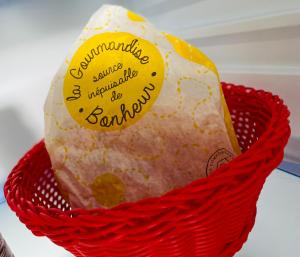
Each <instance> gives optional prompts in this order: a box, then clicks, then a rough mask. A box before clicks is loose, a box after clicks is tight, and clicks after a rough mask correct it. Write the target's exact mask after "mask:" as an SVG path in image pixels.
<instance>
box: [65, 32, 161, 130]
mask: <svg viewBox="0 0 300 257" xmlns="http://www.w3.org/2000/svg"><path fill="white" fill-rule="evenodd" d="M163 80H164V61H163V58H162V56H161V54H160V52H159V50H158V49H157V47H156V46H155V45H154V44H152V43H151V42H149V41H147V40H145V39H142V38H139V37H137V36H135V35H132V34H129V33H125V32H106V33H103V34H98V35H95V36H93V37H91V38H90V39H88V40H87V41H85V42H84V43H83V44H82V45H81V46H80V47H79V48H78V50H77V51H76V53H75V54H74V56H73V58H72V60H71V62H70V65H69V67H68V70H67V73H66V75H65V79H64V88H63V93H64V101H65V104H66V106H67V109H68V111H69V113H70V115H71V116H72V118H73V119H75V120H76V121H77V122H78V123H79V124H80V125H81V126H83V127H85V128H89V129H93V130H98V131H111V130H116V129H122V128H126V127H128V126H130V125H132V124H133V123H134V122H136V121H137V120H139V119H140V118H142V116H143V115H144V114H145V113H146V112H147V111H148V110H149V109H150V108H151V106H152V105H153V103H154V102H155V100H156V99H157V97H158V95H159V92H160V90H161V87H162V84H163Z"/></svg>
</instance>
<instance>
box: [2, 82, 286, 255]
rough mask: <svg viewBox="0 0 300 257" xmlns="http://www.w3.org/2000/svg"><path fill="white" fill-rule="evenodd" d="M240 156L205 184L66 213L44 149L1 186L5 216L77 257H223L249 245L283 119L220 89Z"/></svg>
mask: <svg viewBox="0 0 300 257" xmlns="http://www.w3.org/2000/svg"><path fill="white" fill-rule="evenodd" d="M222 86H223V91H224V95H225V98H226V101H227V104H228V107H229V110H230V113H231V117H232V120H233V124H234V128H235V131H236V134H237V137H238V141H239V144H240V147H241V149H242V152H243V153H242V154H241V155H239V156H238V157H237V158H235V159H234V160H232V161H231V162H229V163H227V164H224V165H222V166H221V167H220V168H218V169H217V170H215V171H214V172H213V174H212V175H210V176H209V177H207V178H203V179H199V180H196V181H194V182H193V183H191V184H189V185H187V186H185V187H183V188H180V189H176V190H173V191H171V192H169V193H167V194H165V195H163V196H161V197H156V198H147V199H143V200H141V201H139V202H136V203H124V204H121V205H119V206H117V207H115V208H113V209H108V210H106V209H100V208H99V209H92V210H83V209H76V210H71V209H70V206H69V204H68V202H67V201H66V199H64V197H63V196H62V194H61V193H60V191H59V189H58V187H57V182H56V181H55V179H54V176H53V171H52V170H51V162H50V160H49V156H48V153H47V151H46V149H45V146H44V142H43V141H41V142H40V143H38V144H37V145H35V146H34V147H33V148H32V149H31V150H30V151H29V152H28V153H26V154H25V156H24V157H23V158H22V159H21V160H20V161H19V163H18V164H17V166H16V167H15V168H14V169H13V171H12V172H11V174H10V175H9V177H8V179H7V182H6V184H5V188H4V191H5V196H6V199H7V202H8V204H9V206H10V208H11V209H12V210H13V211H14V212H16V214H17V216H18V217H19V219H20V220H21V222H23V223H24V224H25V225H26V226H27V227H28V228H29V229H30V230H31V231H32V232H33V234H35V235H37V236H47V237H48V238H50V239H51V240H52V241H53V242H54V243H56V244H57V245H60V246H62V247H64V248H65V249H67V250H68V251H70V252H71V253H73V254H74V255H75V256H77V257H83V256H85V257H120V256H124V257H125V256H128V257H154V256H155V257H175V256H176V257H229V256H233V255H234V254H235V253H236V252H237V251H239V250H240V248H241V247H242V245H243V243H244V242H245V241H246V240H247V237H248V234H249V232H250V231H251V229H252V227H253V225H254V222H255V216H256V202H257V199H258V197H259V194H260V191H261V189H262V187H263V184H264V182H265V180H266V178H267V176H268V175H269V174H270V173H271V172H272V170H273V169H274V168H276V166H277V165H278V164H279V163H280V161H281V160H282V158H283V150H284V146H285V145H286V143H287V140H288V138H289V135H290V127H289V121H288V117H289V111H288V109H287V107H286V106H285V105H284V103H283V101H282V100H281V99H280V98H279V97H278V96H274V95H272V94H271V93H268V92H264V91H262V90H259V91H258V90H254V89H252V88H246V87H243V86H235V85H232V84H227V83H222Z"/></svg>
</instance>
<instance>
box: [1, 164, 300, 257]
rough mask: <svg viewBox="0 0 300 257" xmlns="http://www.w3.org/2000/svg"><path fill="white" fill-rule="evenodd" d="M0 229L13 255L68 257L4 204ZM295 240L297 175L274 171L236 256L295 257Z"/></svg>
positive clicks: (298, 245) (298, 230)
mask: <svg viewBox="0 0 300 257" xmlns="http://www.w3.org/2000/svg"><path fill="white" fill-rule="evenodd" d="M0 232H1V233H2V234H3V237H4V238H5V239H6V241H7V243H8V245H9V246H10V247H11V249H12V251H13V252H14V254H15V256H16V257H71V255H70V254H69V253H68V252H66V251H65V250H64V249H62V248H60V247H58V246H56V245H55V244H54V243H52V242H51V241H50V240H48V239H47V238H45V237H36V236H33V235H32V234H31V232H30V231H29V230H28V229H27V228H26V227H25V226H24V225H23V224H22V223H21V222H20V221H19V220H18V219H17V218H16V216H15V214H14V213H13V212H12V211H11V210H10V209H9V207H8V206H7V204H6V203H5V204H1V205H0ZM299 239H300V178H298V177H295V176H292V175H289V174H287V173H284V172H282V171H279V170H275V171H274V172H273V173H272V174H271V176H270V177H269V178H268V179H267V181H266V184H265V186H264V188H263V190H262V193H261V195H260V198H259V201H258V212H257V218H256V224H255V226H254V229H253V230H252V232H251V234H250V236H249V239H248V241H247V242H246V244H245V245H244V247H243V248H242V250H241V251H240V252H239V253H237V254H236V257H297V256H300V241H299ZM191 257H193V256H191Z"/></svg>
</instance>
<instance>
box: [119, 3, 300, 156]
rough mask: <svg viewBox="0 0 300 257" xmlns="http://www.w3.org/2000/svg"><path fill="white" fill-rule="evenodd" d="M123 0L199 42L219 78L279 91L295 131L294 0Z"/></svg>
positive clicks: (299, 119) (299, 130)
mask: <svg viewBox="0 0 300 257" xmlns="http://www.w3.org/2000/svg"><path fill="white" fill-rule="evenodd" d="M125 2H126V3H127V4H128V5H129V6H130V7H131V8H132V9H133V10H135V11H137V12H139V13H142V14H144V15H145V16H146V17H148V19H149V20H151V21H152V22H154V23H155V24H156V25H157V27H159V28H161V29H162V30H166V31H169V32H172V33H174V34H176V35H178V36H181V37H183V38H184V39H186V40H189V41H190V42H191V43H193V44H195V45H197V46H199V47H200V48H201V49H202V50H203V51H204V52H205V53H207V54H208V56H209V57H211V58H212V59H213V60H214V61H215V62H216V64H217V66H218V68H219V71H220V73H221V78H222V79H223V80H225V81H229V82H235V83H238V84H245V85H249V86H253V87H256V88H262V89H265V90H270V91H272V92H274V93H276V94H279V95H280V96H281V97H282V98H283V99H284V100H285V101H286V102H287V103H288V106H289V108H290V110H291V112H292V127H293V136H295V137H296V136H297V137H300V110H299V108H300V1H299V0H251V1H249V0H198V1H196V0H186V1H182V0H169V1H168V0H152V1H134V0H128V1H125ZM299 155H300V154H299Z"/></svg>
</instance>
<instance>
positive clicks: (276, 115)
mask: <svg viewBox="0 0 300 257" xmlns="http://www.w3.org/2000/svg"><path fill="white" fill-rule="evenodd" d="M222 86H223V87H225V88H226V89H227V90H230V89H231V88H232V87H234V88H241V89H243V90H244V94H246V93H248V94H250V95H252V96H255V97H258V98H260V100H262V99H263V98H265V99H268V100H269V101H268V102H269V103H270V102H271V104H270V105H269V108H270V109H271V110H272V117H271V118H270V121H269V123H268V127H267V128H266V130H265V131H264V132H263V133H262V135H261V136H260V138H259V140H258V141H256V142H255V143H253V145H252V146H251V147H250V148H249V149H248V150H247V151H246V152H244V153H242V154H240V155H239V156H237V157H236V158H234V159H233V160H232V161H230V162H228V163H226V164H224V165H222V166H221V167H220V168H218V169H216V170H215V171H214V172H213V173H212V174H211V175H210V176H208V177H206V178H200V179H198V180H195V181H193V182H191V183H189V184H187V185H185V186H184V187H181V188H177V189H174V190H171V191H169V192H167V193H165V194H163V195H162V196H159V197H151V198H145V199H141V200H139V201H136V202H125V203H122V204H120V205H118V206H116V207H114V208H111V209H104V208H94V209H72V210H65V211H62V210H60V209H58V208H46V207H44V206H41V205H38V206H36V205H34V203H32V202H31V201H30V200H28V199H24V198H23V197H20V199H19V202H18V203H17V204H16V203H14V204H10V203H11V202H10V201H11V199H10V198H9V194H10V193H11V192H12V190H16V187H14V188H13V189H12V188H9V184H10V180H11V179H12V176H13V173H14V171H15V170H16V169H17V168H18V165H19V164H20V162H21V160H24V159H25V158H27V159H28V160H29V159H30V151H29V152H28V153H27V154H25V155H24V157H22V158H21V159H20V161H19V163H18V164H17V165H16V166H15V167H14V169H13V170H12V172H11V174H10V175H9V177H8V179H7V181H6V183H5V187H4V193H5V197H6V199H7V201H8V203H9V205H11V206H14V207H15V208H18V209H21V210H24V208H25V209H29V210H34V212H36V211H37V212H38V213H39V214H44V215H45V218H46V217H47V218H50V217H60V218H62V217H64V218H65V219H69V220H70V221H71V220H73V221H74V220H78V219H81V218H84V216H89V217H90V216H91V215H92V216H95V215H101V217H102V218H103V217H105V216H109V217H112V216H113V217H116V219H117V220H120V218H122V217H120V214H121V213H124V211H126V213H127V214H129V213H130V212H131V211H133V212H136V211H138V209H139V207H140V206H145V205H147V206H155V204H156V203H160V204H162V203H163V202H164V201H165V200H168V202H170V198H176V196H178V195H180V194H182V193H183V192H185V191H188V190H192V189H193V187H195V186H199V185H201V187H202V188H203V187H207V188H210V186H211V184H212V183H211V181H213V184H214V185H213V187H215V185H216V182H217V181H218V183H224V179H225V178H226V177H228V176H229V177H231V176H234V175H235V174H234V171H236V170H238V168H239V167H240V163H242V162H245V161H247V160H251V156H253V155H256V154H257V152H258V151H264V150H268V149H264V142H265V141H266V140H267V141H268V140H277V138H276V133H272V132H274V130H280V129H282V128H284V129H288V130H289V133H290V127H289V114H290V113H289V111H288V108H287V106H286V105H285V104H284V103H283V101H282V99H281V98H280V97H279V96H277V95H273V94H272V93H270V92H266V91H264V90H256V89H253V88H250V87H245V86H242V85H234V84H231V83H225V82H222ZM270 100H271V101H270ZM270 128H271V129H270ZM286 143H287V142H281V144H282V145H283V146H284V145H285V144H286ZM36 146H38V150H41V149H42V147H44V141H43V140H41V141H40V142H39V143H38V144H37V145H36ZM229 167H230V169H229ZM235 168H237V169H235ZM274 168H275V167H274ZM174 205H176V201H174ZM168 207H169V206H168ZM126 218H130V215H128V216H127V217H126ZM52 219H53V218H52ZM64 222H65V220H64ZM69 225H70V224H69ZM76 225H78V223H77V224H76Z"/></svg>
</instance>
